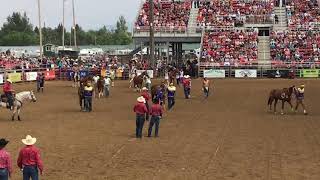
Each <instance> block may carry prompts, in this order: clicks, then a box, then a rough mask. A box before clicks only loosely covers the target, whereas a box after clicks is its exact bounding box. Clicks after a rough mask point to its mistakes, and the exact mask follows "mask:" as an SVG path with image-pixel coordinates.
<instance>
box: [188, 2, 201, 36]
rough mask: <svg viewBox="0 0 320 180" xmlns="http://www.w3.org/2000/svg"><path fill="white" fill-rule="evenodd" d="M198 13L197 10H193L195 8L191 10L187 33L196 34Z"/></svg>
mask: <svg viewBox="0 0 320 180" xmlns="http://www.w3.org/2000/svg"><path fill="white" fill-rule="evenodd" d="M198 13H199V8H195V7H192V8H191V10H190V16H189V21H188V32H189V33H196V30H197V18H198Z"/></svg>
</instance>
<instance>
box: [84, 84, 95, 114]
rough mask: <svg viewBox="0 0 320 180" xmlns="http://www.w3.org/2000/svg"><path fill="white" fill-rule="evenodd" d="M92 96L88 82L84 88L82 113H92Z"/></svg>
mask: <svg viewBox="0 0 320 180" xmlns="http://www.w3.org/2000/svg"><path fill="white" fill-rule="evenodd" d="M92 95H93V87H92V85H91V83H90V82H87V84H86V86H85V87H84V111H85V112H91V111H92Z"/></svg>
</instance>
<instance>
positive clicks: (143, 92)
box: [141, 87, 150, 121]
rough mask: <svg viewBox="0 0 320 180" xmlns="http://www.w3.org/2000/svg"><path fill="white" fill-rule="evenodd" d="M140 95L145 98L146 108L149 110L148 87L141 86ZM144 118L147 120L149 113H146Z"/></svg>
mask: <svg viewBox="0 0 320 180" xmlns="http://www.w3.org/2000/svg"><path fill="white" fill-rule="evenodd" d="M141 96H142V97H143V98H144V99H145V101H146V103H145V105H146V107H147V110H148V111H149V103H148V102H149V100H150V94H149V92H148V88H146V87H143V88H142V93H141ZM146 120H147V121H149V114H148V113H147V114H146Z"/></svg>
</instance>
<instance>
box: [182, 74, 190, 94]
mask: <svg viewBox="0 0 320 180" xmlns="http://www.w3.org/2000/svg"><path fill="white" fill-rule="evenodd" d="M183 90H184V96H185V98H186V99H189V98H190V91H191V79H190V76H189V75H185V76H184V79H183Z"/></svg>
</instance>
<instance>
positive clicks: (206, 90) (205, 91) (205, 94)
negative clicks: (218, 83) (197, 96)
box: [203, 87, 209, 98]
mask: <svg viewBox="0 0 320 180" xmlns="http://www.w3.org/2000/svg"><path fill="white" fill-rule="evenodd" d="M203 93H204V96H205V98H208V97H209V88H205V87H204V88H203Z"/></svg>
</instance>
